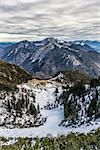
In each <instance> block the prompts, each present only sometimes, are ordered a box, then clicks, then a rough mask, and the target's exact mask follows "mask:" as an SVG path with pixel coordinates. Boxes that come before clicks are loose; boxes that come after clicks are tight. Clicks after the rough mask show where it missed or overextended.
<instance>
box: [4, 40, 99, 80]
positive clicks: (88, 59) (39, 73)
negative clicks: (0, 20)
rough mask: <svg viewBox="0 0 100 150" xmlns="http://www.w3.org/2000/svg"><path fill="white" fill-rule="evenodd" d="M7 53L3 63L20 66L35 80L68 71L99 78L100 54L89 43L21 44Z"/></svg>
mask: <svg viewBox="0 0 100 150" xmlns="http://www.w3.org/2000/svg"><path fill="white" fill-rule="evenodd" d="M8 49H9V50H8V53H6V54H5V55H4V56H3V57H2V59H4V60H6V61H9V62H11V63H15V64H17V65H20V66H21V67H23V68H24V69H26V70H27V71H28V72H30V73H32V74H33V75H34V76H36V77H40V78H45V79H48V78H51V77H52V76H54V75H55V74H56V73H57V72H59V71H64V70H69V69H72V70H73V69H79V70H84V71H85V72H87V73H89V74H90V75H91V76H95V77H96V76H98V75H99V74H100V53H98V52H96V51H94V49H93V48H92V47H90V46H89V45H87V44H86V43H85V44H83V43H77V42H66V41H63V42H62V41H59V40H57V39H54V38H46V39H44V40H42V41H38V42H29V41H22V42H19V43H16V44H14V45H11V46H9V47H8ZM29 66H30V67H29Z"/></svg>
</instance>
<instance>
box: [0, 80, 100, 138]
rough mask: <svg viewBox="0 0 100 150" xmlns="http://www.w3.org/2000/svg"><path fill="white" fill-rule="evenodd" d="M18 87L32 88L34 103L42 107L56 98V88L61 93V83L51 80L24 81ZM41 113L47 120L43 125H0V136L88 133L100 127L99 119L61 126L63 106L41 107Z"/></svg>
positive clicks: (58, 94)
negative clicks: (75, 126) (14, 126)
mask: <svg viewBox="0 0 100 150" xmlns="http://www.w3.org/2000/svg"><path fill="white" fill-rule="evenodd" d="M19 88H20V89H21V88H25V89H27V90H28V89H32V90H33V91H34V93H35V95H36V103H39V105H40V108H43V107H44V106H45V105H47V102H49V103H53V102H54V101H55V99H56V96H55V90H56V88H58V93H57V97H59V96H60V95H61V93H62V86H61V84H57V83H56V82H54V81H52V83H51V82H50V81H49V82H46V83H45V82H44V83H43V84H41V83H34V82H33V83H32V82H31V83H30V82H28V83H26V84H22V85H19ZM41 114H42V116H43V117H47V121H46V123H45V124H44V125H42V126H39V127H34V128H33V127H31V128H21V129H19V128H14V129H7V128H4V127H0V137H6V138H7V137H13V138H17V137H32V138H34V137H37V136H38V137H44V136H47V135H52V136H57V135H62V134H69V133H71V132H75V133H76V132H79V133H88V132H90V131H91V130H95V129H97V128H99V127H100V120H98V121H97V122H93V124H91V125H89V126H87V125H82V126H80V127H77V128H73V127H67V128H66V127H61V126H59V124H60V123H61V121H62V120H63V117H64V116H63V114H64V113H63V106H61V105H59V106H58V108H54V109H50V110H45V109H41Z"/></svg>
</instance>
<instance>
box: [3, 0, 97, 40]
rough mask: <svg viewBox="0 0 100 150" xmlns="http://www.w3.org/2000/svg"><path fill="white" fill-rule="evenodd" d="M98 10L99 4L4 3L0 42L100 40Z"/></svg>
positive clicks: (72, 0) (65, 0) (76, 0)
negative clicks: (49, 39)
mask: <svg viewBox="0 0 100 150" xmlns="http://www.w3.org/2000/svg"><path fill="white" fill-rule="evenodd" d="M10 2H12V3H10ZM99 6H100V0H91V1H90V0H84V1H83V0H59V1H58V0H28V1H27V0H15V1H14V0H6V3H5V2H3V1H2V3H0V34H1V35H2V36H0V41H2V40H3V41H4V40H5V41H7V40H23V39H24V38H29V39H38V38H40V37H46V36H55V37H58V38H60V37H62V38H65V39H93V38H94V39H100V10H99ZM6 35H7V36H6ZM9 37H10V38H9ZM13 38H14V39H13Z"/></svg>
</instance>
